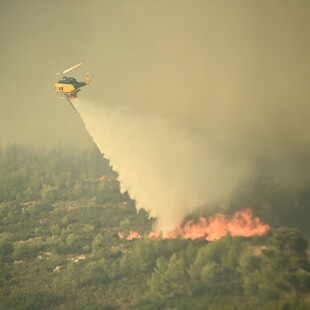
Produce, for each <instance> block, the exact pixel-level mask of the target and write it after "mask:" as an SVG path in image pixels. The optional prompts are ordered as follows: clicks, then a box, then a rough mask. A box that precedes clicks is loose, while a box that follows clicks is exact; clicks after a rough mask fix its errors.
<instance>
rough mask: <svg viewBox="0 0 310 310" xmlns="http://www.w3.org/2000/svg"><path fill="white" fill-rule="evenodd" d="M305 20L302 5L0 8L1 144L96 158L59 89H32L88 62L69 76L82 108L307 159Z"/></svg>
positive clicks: (263, 1) (133, 1) (15, 4)
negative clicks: (301, 150) (107, 109)
mask: <svg viewBox="0 0 310 310" xmlns="http://www.w3.org/2000/svg"><path fill="white" fill-rule="evenodd" d="M309 15H310V2H309V1H308V0H305V1H302V0H297V1H295V0H294V1H293V0H291V1H288V0H279V1H278V0H271V1H270V0H260V1H258V0H257V1H254V0H252V1H249V0H243V1H241V0H235V1H230V0H216V1H215V0H214V1H211V0H210V1H208V0H203V1H198V0H194V1H185V0H184V1H182V0H175V1H173V0H156V1H149V0H130V1H129V0H126V1H125V0H122V1H121V0H119V1H117V0H111V1H104V0H102V1H99V0H97V1H94V0H93V1H79V0H74V1H71V0H68V1H58V0H56V1H37V0H26V1H24V0H13V1H1V2H0V29H1V30H0V42H1V49H0V50H1V58H0V63H1V69H2V72H1V78H0V79H1V84H0V91H1V96H2V98H1V101H0V106H1V114H0V143H7V142H15V141H18V142H21V141H23V142H25V143H31V144H35V145H51V146H52V145H54V144H56V143H58V142H60V143H63V144H67V145H73V146H80V147H90V146H92V141H91V139H90V138H89V137H88V135H87V133H86V131H85V129H84V127H83V124H82V122H81V121H80V120H79V119H78V118H77V117H76V115H75V114H74V113H73V111H72V110H71V108H70V107H69V106H68V104H67V103H66V102H65V101H64V100H62V99H58V98H57V94H56V93H54V90H53V83H54V82H55V81H56V80H55V79H53V78H51V79H46V80H39V78H40V77H44V76H47V75H49V74H53V73H55V72H58V71H61V70H63V69H65V68H67V67H70V66H72V65H74V64H76V63H78V62H80V61H85V65H84V66H83V67H81V68H80V69H78V70H76V71H75V72H74V76H75V77H77V78H78V79H83V78H84V73H85V71H91V72H92V73H93V74H94V75H95V80H94V81H93V83H92V84H91V85H90V86H88V87H85V88H84V89H83V91H82V92H81V93H80V94H79V96H80V97H81V98H82V97H83V98H85V99H90V100H93V101H95V102H96V103H98V104H100V105H105V106H112V107H113V106H116V107H118V106H122V107H126V108H129V109H131V110H132V111H133V112H134V113H142V114H146V115H160V116H164V117H168V118H173V119H175V120H177V121H178V122H179V123H181V124H183V125H184V128H188V130H189V131H192V130H194V131H199V132H201V133H202V134H204V133H206V134H207V135H209V138H210V139H214V140H216V141H217V143H218V141H225V143H224V144H222V145H223V148H230V147H231V146H232V145H233V147H235V146H236V145H238V147H240V148H247V145H248V141H249V140H250V141H253V139H254V141H255V144H258V145H259V147H258V148H257V149H255V145H254V146H253V150H252V151H253V152H264V151H265V150H266V148H265V146H266V147H267V148H268V147H271V146H272V145H273V146H274V148H275V149H276V151H277V150H280V152H282V150H283V148H282V145H283V144H285V147H286V146H287V143H290V147H291V146H292V147H304V146H305V145H307V143H308V142H309V138H308V132H309V129H310V128H309V127H310V125H309V124H310V122H309V110H310V109H309V98H310V87H309V81H310V79H309V71H310V69H309V68H310V60H309V59H310V57H309V55H310V43H309V40H310V36H309V30H310V16H309ZM292 128H294V129H292ZM211 137H212V138H211ZM296 140H297V142H296ZM261 145H263V147H260V146H261ZM285 147H284V148H285Z"/></svg>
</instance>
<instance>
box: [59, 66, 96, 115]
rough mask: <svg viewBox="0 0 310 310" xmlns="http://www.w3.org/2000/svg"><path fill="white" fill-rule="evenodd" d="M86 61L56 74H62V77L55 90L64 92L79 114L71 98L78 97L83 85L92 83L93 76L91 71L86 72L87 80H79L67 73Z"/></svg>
mask: <svg viewBox="0 0 310 310" xmlns="http://www.w3.org/2000/svg"><path fill="white" fill-rule="evenodd" d="M83 63H84V62H81V63H79V64H77V65H74V66H72V67H71V68H69V69H66V70H64V71H62V72H58V73H55V76H57V75H61V76H62V78H61V80H59V81H58V82H57V83H55V86H54V88H55V91H56V92H57V93H60V94H63V95H64V97H65V98H66V99H67V100H68V101H69V103H70V105H71V106H72V108H73V109H74V110H75V112H76V113H77V114H78V112H77V110H76V109H75V107H74V106H73V104H72V102H71V101H70V99H73V98H76V97H77V93H78V92H79V91H81V87H83V86H85V85H88V84H89V83H90V79H91V77H93V76H92V75H91V74H90V73H89V72H87V73H86V77H85V82H78V81H77V80H76V79H75V78H73V77H67V76H66V75H65V74H66V73H68V72H69V71H71V70H74V69H76V68H78V67H80V66H81V65H83Z"/></svg>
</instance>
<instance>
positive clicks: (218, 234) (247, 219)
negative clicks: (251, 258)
mask: <svg viewBox="0 0 310 310" xmlns="http://www.w3.org/2000/svg"><path fill="white" fill-rule="evenodd" d="M269 229H270V226H269V225H268V224H264V223H262V222H261V220H260V219H259V218H258V217H253V212H252V210H250V209H244V210H241V211H237V212H236V213H235V214H234V215H233V216H232V218H231V219H230V220H229V219H228V217H227V216H225V215H224V214H216V215H214V216H212V217H209V218H203V217H202V218H200V219H199V222H198V223H194V222H193V221H189V222H187V223H186V224H185V225H184V226H183V227H180V228H179V231H178V232H179V235H180V236H181V237H182V238H185V239H197V238H205V239H207V240H209V241H213V240H218V239H220V238H222V237H224V236H225V235H226V234H227V233H230V234H231V235H232V236H244V237H251V236H255V235H256V236H262V235H264V234H265V233H266V232H267V231H269Z"/></svg>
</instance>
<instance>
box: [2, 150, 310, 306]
mask: <svg viewBox="0 0 310 310" xmlns="http://www.w3.org/2000/svg"><path fill="white" fill-rule="evenodd" d="M253 184H255V188H259V191H260V195H256V194H257V193H254V191H253V188H254V186H252V185H253ZM253 184H252V185H251V186H249V188H248V190H247V191H246V190H243V192H242V193H241V192H240V194H239V198H238V199H239V200H238V199H236V201H237V200H238V201H239V202H235V203H234V204H232V206H233V207H232V208H238V207H239V205H240V204H243V202H244V201H246V203H250V202H251V201H252V205H253V206H255V205H260V204H261V202H260V201H259V199H261V200H264V201H265V202H267V203H269V204H274V205H275V208H274V210H275V211H274V212H275V213H277V214H279V215H278V216H274V214H272V213H270V210H269V211H268V212H267V211H266V210H267V209H266V208H260V209H259V208H257V213H258V214H259V216H260V217H262V218H263V219H264V220H265V221H268V223H269V224H270V225H271V227H272V229H271V230H270V231H269V232H268V233H267V234H265V235H264V236H253V237H241V236H234V237H233V236H230V235H226V236H225V237H223V238H221V239H219V240H216V241H207V240H206V239H203V238H200V239H196V240H186V239H182V238H180V237H177V238H174V239H165V238H158V239H156V240H153V239H150V238H148V234H149V233H150V232H151V230H152V224H153V222H154V220H155V219H154V218H150V217H149V214H148V213H147V211H145V210H144V209H140V210H139V211H137V210H136V206H135V201H134V200H133V199H131V198H130V196H129V194H128V193H127V192H125V193H121V191H120V185H119V181H118V175H117V173H116V172H115V171H114V170H113V169H112V167H111V166H110V164H109V161H108V160H107V159H105V158H104V157H103V156H102V154H100V153H99V151H98V150H87V151H83V152H73V151H71V150H68V149H66V148H63V147H60V146H57V147H55V148H53V149H49V150H37V149H32V148H30V147H27V146H23V145H9V146H5V147H4V146H3V147H1V149H0V215H1V216H0V264H1V269H0V309H3V310H6V309H7V310H9V309H10V310H11V309H12V310H13V309H14V310H42V309H47V310H63V309H66V310H73V309H74V310H76V309H77V310H100V309H102V310H126V309H143V310H160V309H170V310H187V309H188V310H190V309H191V310H192V309H197V310H239V309H240V310H256V309H263V310H274V309H275V310H277V309H279V310H280V309H283V310H284V309H285V310H290V309H294V310H306V309H310V262H309V248H308V239H309V234H308V231H307V223H308V222H309V221H307V216H308V214H307V213H300V216H299V215H298V212H297V213H296V212H294V216H295V218H294V217H293V216H291V215H292V214H293V213H292V212H291V211H290V210H291V208H289V207H287V208H286V206H291V205H294V206H295V205H296V197H294V199H293V198H292V199H291V198H290V197H289V196H288V195H287V194H286V193H285V191H281V190H279V188H274V187H270V186H269V185H268V184H269V183H268V180H266V179H264V177H263V176H259V178H257V180H255V182H253ZM272 191H273V192H272ZM281 193H283V196H281V197H282V198H279V195H281ZM159 194H160V193H159ZM300 195H301V196H300V197H299V198H300V199H299V202H298V208H297V209H298V210H308V209H309V204H308V203H309V200H308V198H307V197H308V196H307V197H306V196H305V192H303V193H302V194H300ZM255 197H258V198H257V199H256V200H255ZM262 197H264V199H263V198H262ZM275 197H276V198H275ZM305 197H306V198H305ZM251 199H252V200H251ZM290 199H291V200H290ZM265 204H266V203H265ZM280 204H281V205H282V206H284V207H283V209H282V212H278V211H279V209H277V208H278V205H280ZM294 210H296V208H295V209H294ZM305 212H306V211H305ZM195 216H197V215H192V218H193V219H195ZM288 218H291V219H292V223H300V226H298V225H292V226H290V225H289V221H288ZM308 220H309V217H308ZM131 231H138V232H139V234H140V236H141V237H140V238H136V239H133V240H127V238H120V233H121V234H122V235H124V236H128V235H129V234H130V232H131Z"/></svg>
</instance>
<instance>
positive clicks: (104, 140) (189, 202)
mask: <svg viewBox="0 0 310 310" xmlns="http://www.w3.org/2000/svg"><path fill="white" fill-rule="evenodd" d="M75 105H76V106H77V109H78V111H79V113H80V115H81V117H82V118H83V121H84V122H85V126H86V128H87V130H88V131H89V133H90V135H91V136H92V138H93V139H94V142H95V143H96V144H97V145H98V147H99V149H100V151H101V152H102V153H103V154H104V155H105V156H106V157H107V158H109V159H110V160H111V164H112V166H113V168H114V169H116V171H118V172H119V179H120V182H121V188H122V190H123V191H126V190H128V191H129V193H130V195H131V197H132V198H135V199H136V201H137V207H138V208H145V209H147V210H148V211H150V215H152V216H155V217H156V218H157V219H158V227H159V228H160V229H162V230H163V231H168V230H171V229H173V228H175V227H176V225H177V224H179V223H180V222H181V220H182V219H183V218H184V216H185V215H186V214H187V213H189V212H191V211H193V210H195V209H197V208H198V207H200V206H202V205H203V204H205V203H207V202H214V201H219V200H223V199H225V198H228V196H229V195H230V194H231V192H232V190H233V189H234V187H235V186H236V185H237V182H238V181H239V180H240V177H241V176H242V174H243V173H245V171H246V167H245V166H244V165H243V163H242V162H240V161H235V162H233V161H232V160H231V159H229V160H228V158H227V156H223V155H222V154H221V153H219V152H218V150H216V149H215V148H214V147H212V146H211V145H208V143H206V141H205V139H204V137H202V136H200V135H198V134H193V133H189V132H187V131H186V130H185V129H184V128H182V127H181V125H180V124H178V123H176V122H175V121H173V120H169V119H163V118H158V117H154V116H147V115H142V114H134V113H132V112H130V111H128V110H124V109H118V110H114V109H111V108H110V109H108V108H100V107H99V108H98V105H97V106H96V105H95V104H93V103H90V102H88V101H85V100H79V101H76V102H75Z"/></svg>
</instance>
